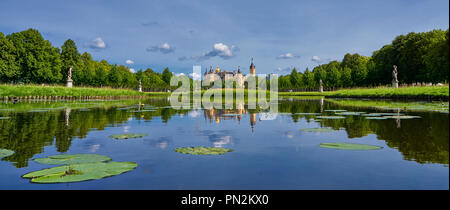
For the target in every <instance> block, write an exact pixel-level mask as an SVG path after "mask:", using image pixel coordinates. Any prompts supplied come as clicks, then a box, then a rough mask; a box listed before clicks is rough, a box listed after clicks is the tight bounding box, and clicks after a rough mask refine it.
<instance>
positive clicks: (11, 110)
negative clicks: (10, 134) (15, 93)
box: [0, 109, 14, 112]
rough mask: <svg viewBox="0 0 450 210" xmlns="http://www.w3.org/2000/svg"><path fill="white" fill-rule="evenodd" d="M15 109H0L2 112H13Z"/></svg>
mask: <svg viewBox="0 0 450 210" xmlns="http://www.w3.org/2000/svg"><path fill="white" fill-rule="evenodd" d="M13 111H14V109H0V112H13Z"/></svg>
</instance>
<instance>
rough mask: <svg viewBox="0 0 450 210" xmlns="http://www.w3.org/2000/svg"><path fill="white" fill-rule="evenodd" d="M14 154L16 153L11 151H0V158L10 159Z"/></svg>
mask: <svg viewBox="0 0 450 210" xmlns="http://www.w3.org/2000/svg"><path fill="white" fill-rule="evenodd" d="M13 154H14V151H12V150H9V149H0V158H2V157H8V156H11V155H13Z"/></svg>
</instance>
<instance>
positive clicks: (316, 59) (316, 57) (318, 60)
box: [311, 55, 321, 63]
mask: <svg viewBox="0 0 450 210" xmlns="http://www.w3.org/2000/svg"><path fill="white" fill-rule="evenodd" d="M311 60H312V61H314V62H316V63H319V62H320V61H321V59H320V58H319V56H317V55H315V56H313V57H312V58H311Z"/></svg>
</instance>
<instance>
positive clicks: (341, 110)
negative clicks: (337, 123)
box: [325, 109, 347, 112]
mask: <svg viewBox="0 0 450 210" xmlns="http://www.w3.org/2000/svg"><path fill="white" fill-rule="evenodd" d="M325 111H326V112H345V111H347V110H345V109H328V110H325Z"/></svg>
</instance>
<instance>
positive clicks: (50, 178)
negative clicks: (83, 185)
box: [22, 162, 137, 183]
mask: <svg viewBox="0 0 450 210" xmlns="http://www.w3.org/2000/svg"><path fill="white" fill-rule="evenodd" d="M136 167H137V163H134V162H106V163H105V162H95V163H81V164H71V165H64V166H58V167H53V168H48V169H43V170H39V171H34V172H31V173H27V174H25V175H23V176H22V177H23V178H29V179H31V182H34V183H66V182H80V181H87V180H96V179H102V178H105V177H110V176H114V175H119V174H122V173H125V172H128V171H131V170H133V169H135V168H136Z"/></svg>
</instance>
